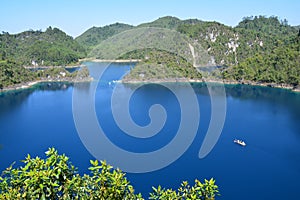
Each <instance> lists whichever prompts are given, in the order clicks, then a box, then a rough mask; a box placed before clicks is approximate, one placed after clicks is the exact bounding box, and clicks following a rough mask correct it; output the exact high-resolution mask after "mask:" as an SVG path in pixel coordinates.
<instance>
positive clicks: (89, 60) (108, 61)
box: [79, 58, 142, 63]
mask: <svg viewBox="0 0 300 200" xmlns="http://www.w3.org/2000/svg"><path fill="white" fill-rule="evenodd" d="M86 61H87V62H97V63H135V62H140V61H142V60H140V59H116V60H112V59H97V58H84V59H80V60H79V62H86Z"/></svg>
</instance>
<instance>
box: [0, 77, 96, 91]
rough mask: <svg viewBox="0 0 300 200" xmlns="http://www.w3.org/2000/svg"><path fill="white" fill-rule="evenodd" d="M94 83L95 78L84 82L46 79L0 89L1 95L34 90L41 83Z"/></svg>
mask: <svg viewBox="0 0 300 200" xmlns="http://www.w3.org/2000/svg"><path fill="white" fill-rule="evenodd" d="M90 81H93V78H87V79H82V80H70V79H58V80H55V79H45V80H35V81H30V82H26V83H20V84H17V85H14V86H9V87H5V88H2V89H0V94H1V93H3V92H9V91H13V90H25V89H29V88H32V87H33V86H34V85H37V84H39V83H53V82H57V83H59V82H66V83H81V82H90Z"/></svg>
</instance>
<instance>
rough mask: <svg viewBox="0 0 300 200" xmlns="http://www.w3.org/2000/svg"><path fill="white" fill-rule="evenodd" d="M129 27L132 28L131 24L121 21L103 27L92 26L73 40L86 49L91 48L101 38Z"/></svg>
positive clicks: (100, 40) (101, 39)
mask: <svg viewBox="0 0 300 200" xmlns="http://www.w3.org/2000/svg"><path fill="white" fill-rule="evenodd" d="M131 28H133V26H131V25H128V24H122V23H115V24H111V25H108V26H104V27H92V28H90V29H88V30H87V31H85V32H84V33H83V34H81V35H80V36H78V37H77V38H76V39H75V40H76V41H77V42H78V43H79V44H80V45H82V46H84V47H85V48H86V49H87V50H91V49H92V48H93V47H95V46H96V45H97V44H99V43H101V42H102V41H103V40H106V39H107V38H109V37H111V36H113V35H115V34H118V33H120V32H123V31H126V30H129V29H131Z"/></svg>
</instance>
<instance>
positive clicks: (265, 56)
mask: <svg viewBox="0 0 300 200" xmlns="http://www.w3.org/2000/svg"><path fill="white" fill-rule="evenodd" d="M299 63H300V42H299V40H298V39H297V38H296V37H294V39H291V41H290V42H289V44H288V45H278V47H276V48H274V49H273V50H272V51H271V52H260V53H256V54H255V55H253V56H251V57H248V58H246V59H245V61H243V62H241V63H239V64H238V65H235V66H234V67H232V68H230V69H228V70H226V71H224V72H223V76H224V78H225V79H233V80H238V81H246V80H250V81H255V82H264V83H277V84H290V85H294V86H297V85H300V67H299Z"/></svg>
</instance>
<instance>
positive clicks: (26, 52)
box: [0, 27, 85, 66]
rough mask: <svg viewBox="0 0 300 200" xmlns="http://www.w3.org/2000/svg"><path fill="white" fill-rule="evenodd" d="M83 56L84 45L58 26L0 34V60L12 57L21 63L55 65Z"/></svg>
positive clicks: (73, 61)
mask: <svg viewBox="0 0 300 200" xmlns="http://www.w3.org/2000/svg"><path fill="white" fill-rule="evenodd" d="M83 57H85V50H84V48H83V47H82V46H81V45H79V44H78V43H77V42H76V41H75V40H74V39H73V38H72V37H71V36H68V35H67V34H66V33H64V32H63V31H61V30H59V29H58V28H52V27H49V28H47V30H46V31H45V32H42V31H33V30H29V31H25V32H22V33H19V34H9V33H6V32H3V33H2V34H0V60H15V61H17V62H18V63H20V64H21V65H39V66H41V65H43V66H59V65H67V64H70V63H75V62H77V61H78V59H79V58H83Z"/></svg>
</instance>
